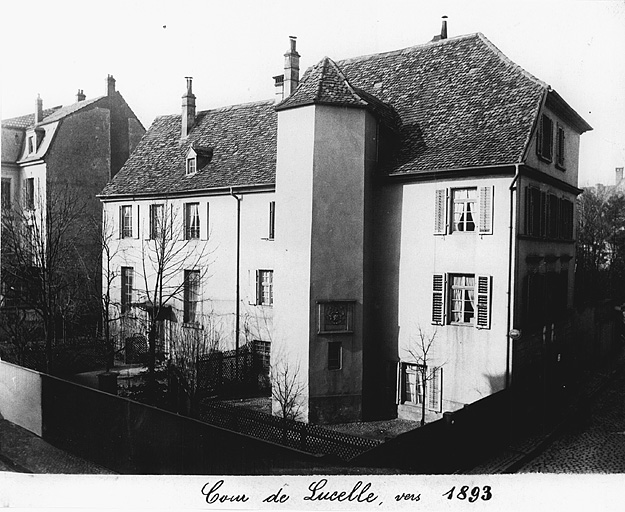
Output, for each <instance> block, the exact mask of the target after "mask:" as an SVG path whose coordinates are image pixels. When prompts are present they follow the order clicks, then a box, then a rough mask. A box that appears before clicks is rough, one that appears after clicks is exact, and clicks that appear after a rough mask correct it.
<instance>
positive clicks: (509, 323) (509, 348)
mask: <svg viewBox="0 0 625 512" xmlns="http://www.w3.org/2000/svg"><path fill="white" fill-rule="evenodd" d="M519 165H520V164H514V168H515V170H514V178H513V180H512V183H510V188H509V190H510V226H509V229H510V238H509V241H508V319H507V329H506V342H507V343H506V388H509V387H510V384H511V381H512V339H511V338H510V330H511V329H512V315H513V311H512V304H513V302H514V301H513V296H512V273H513V269H512V265H513V261H514V260H513V257H516V251H513V246H514V247H515V248H516V243H514V242H515V235H516V233H515V229H514V228H515V226H514V221H515V218H514V199H515V194H514V192H515V191H516V183H517V180H518V179H519ZM517 213H518V212H517ZM516 220H518V216H517V219H516ZM514 270H515V271H516V266H515V267H514Z"/></svg>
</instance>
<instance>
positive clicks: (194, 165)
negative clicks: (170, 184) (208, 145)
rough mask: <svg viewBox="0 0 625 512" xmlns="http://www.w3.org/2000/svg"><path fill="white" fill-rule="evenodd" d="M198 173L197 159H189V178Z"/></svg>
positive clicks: (192, 157)
mask: <svg viewBox="0 0 625 512" xmlns="http://www.w3.org/2000/svg"><path fill="white" fill-rule="evenodd" d="M196 171H197V159H196V157H195V156H189V157H187V176H188V175H190V174H195V172H196Z"/></svg>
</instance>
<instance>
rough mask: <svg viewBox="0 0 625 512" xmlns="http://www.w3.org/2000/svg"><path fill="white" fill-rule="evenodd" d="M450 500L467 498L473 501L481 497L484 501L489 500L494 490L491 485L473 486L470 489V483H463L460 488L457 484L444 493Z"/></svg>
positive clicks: (470, 501)
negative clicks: (457, 487)
mask: <svg viewBox="0 0 625 512" xmlns="http://www.w3.org/2000/svg"><path fill="white" fill-rule="evenodd" d="M443 496H445V497H446V498H447V499H448V500H453V499H454V498H456V499H457V500H467V501H468V502H469V503H473V502H475V501H477V500H479V499H482V501H488V500H490V499H491V498H492V497H493V492H492V489H491V487H490V485H484V486H483V487H473V488H471V489H470V490H469V486H468V485H463V486H462V487H460V488H459V489H458V490H456V486H454V487H452V488H451V489H449V490H448V491H447V492H446V493H444V494H443Z"/></svg>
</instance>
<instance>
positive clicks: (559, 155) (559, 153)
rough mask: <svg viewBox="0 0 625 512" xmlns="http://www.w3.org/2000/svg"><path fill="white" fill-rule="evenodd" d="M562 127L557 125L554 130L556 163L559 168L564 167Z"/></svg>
mask: <svg viewBox="0 0 625 512" xmlns="http://www.w3.org/2000/svg"><path fill="white" fill-rule="evenodd" d="M564 153H565V148H564V128H562V126H560V125H558V128H557V132H556V165H557V166H558V167H559V168H560V169H564Z"/></svg>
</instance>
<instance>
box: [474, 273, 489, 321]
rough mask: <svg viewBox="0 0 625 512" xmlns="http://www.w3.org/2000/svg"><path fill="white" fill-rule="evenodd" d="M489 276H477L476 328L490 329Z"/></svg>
mask: <svg viewBox="0 0 625 512" xmlns="http://www.w3.org/2000/svg"><path fill="white" fill-rule="evenodd" d="M491 288H492V277H491V276H484V275H482V276H477V291H476V292H477V293H476V294H475V296H476V298H477V322H476V324H475V326H476V327H477V328H478V329H490V310H491Z"/></svg>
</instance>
